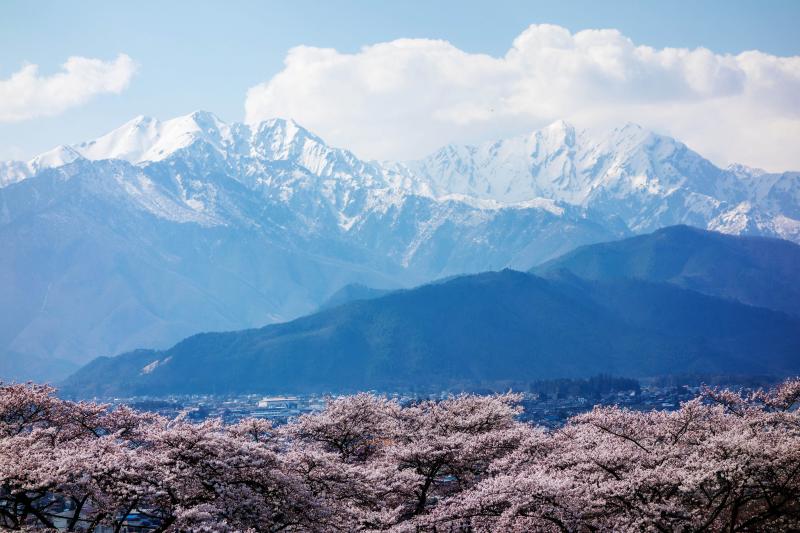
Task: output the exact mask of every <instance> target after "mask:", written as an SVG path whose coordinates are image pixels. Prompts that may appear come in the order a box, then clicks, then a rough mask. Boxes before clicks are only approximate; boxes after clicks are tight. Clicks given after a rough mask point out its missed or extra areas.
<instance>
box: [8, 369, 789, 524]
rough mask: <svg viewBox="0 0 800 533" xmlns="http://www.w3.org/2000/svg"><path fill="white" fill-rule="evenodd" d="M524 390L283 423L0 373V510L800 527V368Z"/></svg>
mask: <svg viewBox="0 0 800 533" xmlns="http://www.w3.org/2000/svg"><path fill="white" fill-rule="evenodd" d="M519 399H520V398H519V397H517V396H515V395H511V394H506V395H498V396H469V395H462V396H456V397H452V398H449V399H446V400H443V401H424V402H418V403H415V404H412V405H401V404H400V403H398V402H397V401H394V400H389V399H386V398H383V397H380V396H376V395H371V394H359V395H355V396H348V397H342V398H336V399H331V400H330V401H329V402H328V405H327V407H326V409H324V410H323V411H321V412H319V413H314V414H310V415H305V416H302V417H300V418H299V419H298V420H296V421H294V422H292V423H289V424H287V425H284V426H282V427H277V428H276V427H273V426H272V425H271V424H270V423H269V422H267V421H264V420H258V419H247V420H243V421H241V422H239V423H238V424H234V425H225V424H223V423H222V422H221V421H219V420H208V421H205V422H202V423H190V422H188V421H186V420H185V419H182V418H178V419H175V420H168V419H165V418H163V417H160V416H156V415H153V414H148V413H141V412H138V411H135V410H133V409H130V408H127V407H116V408H111V407H110V406H108V405H103V404H96V403H91V402H79V403H75V402H68V401H64V400H61V399H59V398H58V397H57V396H56V394H55V390H54V389H52V388H50V387H47V386H41V385H34V384H22V385H0V528H3V529H10V530H20V531H22V530H26V531H27V530H56V529H60V530H67V531H96V530H98V528H99V527H100V526H103V527H106V528H110V529H111V530H113V531H122V530H123V529H124V528H125V527H126V523H127V521H128V518H129V516H130V515H131V514H132V513H135V514H137V515H138V516H139V517H144V518H148V519H149V520H150V524H151V525H150V526H149V530H150V531H154V532H160V531H314V532H316V531H319V532H328V531H396V532H401V531H415V532H418V531H432V532H433V531H436V532H443V531H452V532H455V531H459V532H470V531H472V532H478V531H486V532H489V531H511V532H522V531H600V530H602V531H605V530H613V531H629V530H647V531H651V530H652V531H723V530H724V531H764V530H796V529H798V528H800V411H798V406H800V379H796V380H788V381H786V382H785V383H783V384H781V385H779V386H778V387H776V388H774V389H771V390H759V391H754V392H748V393H743V392H738V391H732V390H727V389H704V390H703V391H702V393H701V394H700V396H699V397H698V398H696V399H694V400H691V401H688V402H686V403H684V404H682V405H681V407H680V408H679V409H677V410H675V411H672V412H666V411H650V412H638V411H632V410H627V409H621V408H618V407H595V408H594V409H593V410H592V411H590V412H588V413H585V414H582V415H579V416H576V417H574V418H572V419H570V420H569V421H568V422H567V423H566V424H565V425H564V426H562V427H560V428H557V429H554V430H545V429H543V428H537V427H534V426H532V425H529V424H526V423H522V422H520V421H519V420H518V415H519V414H520V412H521V411H520V408H519V407H518V403H519Z"/></svg>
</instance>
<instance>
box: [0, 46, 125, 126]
mask: <svg viewBox="0 0 800 533" xmlns="http://www.w3.org/2000/svg"><path fill="white" fill-rule="evenodd" d="M61 67H62V71H61V72H58V73H56V74H53V75H51V76H41V75H40V74H39V67H38V65H30V64H29V65H25V66H23V67H22V68H21V69H20V70H18V71H17V72H15V73H14V74H12V75H11V77H10V78H8V79H5V80H0V122H17V121H21V120H28V119H31V118H35V117H42V116H51V115H57V114H59V113H61V112H63V111H65V110H67V109H69V108H71V107H75V106H79V105H81V104H84V103H86V102H87V101H88V100H89V99H90V98H92V97H93V96H96V95H99V94H103V93H120V92H122V91H123V90H124V89H125V88H127V87H128V84H129V83H130V81H131V78H132V77H133V75H134V73H135V72H136V63H135V62H134V61H133V60H132V59H131V58H130V57H128V56H127V55H125V54H120V55H118V56H117V58H116V59H115V60H114V61H102V60H100V59H91V58H87V57H70V58H69V59H67V61H66V63H64V64H63V65H61Z"/></svg>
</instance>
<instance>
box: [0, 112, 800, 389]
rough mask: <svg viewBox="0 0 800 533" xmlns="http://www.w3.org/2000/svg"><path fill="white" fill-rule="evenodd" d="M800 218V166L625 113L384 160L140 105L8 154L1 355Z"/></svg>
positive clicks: (217, 326)
mask: <svg viewBox="0 0 800 533" xmlns="http://www.w3.org/2000/svg"><path fill="white" fill-rule="evenodd" d="M799 221H800V174H798V173H796V172H786V173H781V174H769V173H765V172H763V171H759V170H756V169H749V168H746V167H743V166H734V167H730V168H727V169H721V168H718V167H716V166H715V165H713V164H712V163H710V162H709V161H707V160H706V159H704V158H703V157H702V156H700V155H699V154H697V153H695V152H693V151H692V150H690V149H689V148H688V147H686V146H685V145H684V144H682V143H680V142H679V141H677V140H675V139H672V138H669V137H666V136H663V135H659V134H656V133H654V132H650V131H647V130H644V129H642V128H640V127H638V126H635V125H631V124H629V125H626V126H624V127H620V128H616V129H613V130H609V131H601V132H586V131H579V130H577V129H575V128H574V127H573V126H571V125H569V124H566V123H564V122H557V123H554V124H552V125H550V126H548V127H546V128H544V129H541V130H537V131H534V132H532V133H531V134H529V135H524V136H520V137H516V138H512V139H506V140H501V141H496V142H488V143H485V144H482V145H479V146H447V147H444V148H442V149H441V150H439V151H438V152H436V153H434V154H432V155H431V156H429V157H427V158H424V159H422V160H419V161H411V162H378V161H365V160H361V159H359V158H358V157H357V156H356V155H354V154H353V153H351V152H349V151H347V150H344V149H339V148H333V147H330V146H328V145H327V144H326V143H325V142H324V141H323V140H322V139H320V138H319V137H318V136H316V135H314V134H313V133H311V132H309V131H308V130H306V129H304V128H303V127H301V126H299V125H298V124H296V123H295V122H293V121H291V120H283V119H274V120H268V121H265V122H262V123H259V124H250V125H247V124H238V123H236V124H226V123H224V122H222V121H221V120H219V119H218V118H217V117H215V116H214V115H213V114H211V113H208V112H196V113H192V114H190V115H187V116H184V117H179V118H176V119H172V120H168V121H163V122H162V121H158V120H155V119H150V118H146V117H138V118H136V119H134V120H132V121H131V122H129V123H127V124H125V125H123V126H122V127H120V128H118V129H117V130H115V131H113V132H111V133H109V134H107V135H105V136H103V137H100V138H98V139H96V140H94V141H90V142H85V143H81V144H77V145H73V146H61V147H58V148H56V149H54V150H51V151H49V152H47V153H45V154H41V155H39V156H37V157H36V158H34V159H33V160H31V161H28V162H13V161H12V162H5V163H0V249H2V250H3V253H2V254H0V290H2V291H3V294H4V298H3V299H0V316H2V317H3V318H2V319H0V358H2V359H4V361H5V366H2V367H0V371H2V372H5V373H6V375H5V376H3V377H12V378H23V377H37V376H31V375H30V374H28V375H24V374H25V372H29V369H30V368H31V367H30V365H27V364H26V361H29V360H33V359H36V360H43V361H53V364H52V365H50V368H51V369H56V368H62V367H61V366H58V365H61V364H62V363H63V364H65V365H68V364H69V363H73V364H74V363H84V362H86V361H88V360H89V359H91V358H93V357H95V356H98V355H110V354H115V353H120V352H125V351H128V350H131V349H134V348H138V347H142V346H145V347H151V348H154V349H164V348H167V347H168V346H170V345H171V344H173V343H174V342H176V341H178V340H179V339H181V338H184V337H187V336H189V335H191V334H193V333H196V332H198V331H210V330H236V329H242V328H249V327H255V326H262V325H264V324H269V323H275V322H283V321H286V320H290V319H293V318H296V317H299V316H302V315H306V314H308V313H311V312H313V311H314V310H316V309H318V308H319V306H320V305H322V304H323V303H324V302H326V301H327V300H328V299H329V298H331V297H332V296H333V295H334V293H336V292H337V291H338V290H339V289H341V288H342V287H344V286H347V285H348V284H352V283H360V284H363V285H366V286H369V287H372V288H375V289H398V288H407V287H412V286H416V285H419V284H424V283H427V282H430V281H432V280H435V279H439V278H444V277H449V276H454V275H460V274H469V273H478V272H482V271H489V270H499V269H503V268H513V269H519V270H527V269H529V268H531V267H534V266H535V265H538V264H541V263H543V262H545V261H548V260H552V259H555V258H556V257H559V256H561V255H562V254H564V253H566V252H569V251H570V250H572V249H574V248H576V247H578V246H581V245H587V244H592V243H598V242H603V241H611V240H614V239H618V238H621V237H627V236H631V235H634V234H638V233H643V232H648V231H652V230H655V229H658V228H660V227H663V226H667V225H672V224H689V225H692V226H696V227H700V228H708V229H714V230H718V231H722V232H726V233H731V234H746V235H765V236H773V237H781V238H784V239H789V240H793V241H795V242H798V241H800V222H799ZM56 362H58V363H56ZM15 363H16V364H15ZM45 366H47V365H45Z"/></svg>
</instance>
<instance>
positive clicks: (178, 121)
mask: <svg viewBox="0 0 800 533" xmlns="http://www.w3.org/2000/svg"><path fill="white" fill-rule="evenodd" d="M197 140H203V141H206V142H208V143H209V144H211V145H212V146H215V147H216V148H218V149H224V147H225V146H226V145H227V144H229V143H230V140H231V134H230V128H229V127H228V126H227V124H225V123H224V122H222V121H221V120H220V119H218V118H217V117H216V116H214V115H213V114H212V113H209V112H207V111H196V112H194V113H191V114H189V115H186V116H183V117H178V118H174V119H171V120H167V121H164V122H161V121H159V120H157V119H154V118H150V117H145V116H139V117H136V118H135V119H133V120H131V121H130V122H127V123H125V124H124V125H122V126H121V127H119V128H117V129H115V130H114V131H112V132H110V133H108V134H106V135H103V136H102V137H100V138H98V139H95V140H93V141H90V142H85V143H81V144H79V145H77V146H75V147H74V148H75V150H76V151H78V152H79V153H80V154H81V155H83V157H85V158H86V159H91V160H101V159H124V160H126V161H129V162H131V163H134V164H137V163H142V162H145V161H161V160H162V159H166V158H167V157H169V156H170V155H172V154H173V153H175V152H176V151H178V150H180V149H182V148H185V147H187V146H190V145H191V144H193V143H194V142H196V141H197Z"/></svg>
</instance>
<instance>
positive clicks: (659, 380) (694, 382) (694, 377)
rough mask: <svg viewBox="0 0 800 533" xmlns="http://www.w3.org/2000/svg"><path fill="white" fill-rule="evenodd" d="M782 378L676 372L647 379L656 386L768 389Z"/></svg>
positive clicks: (649, 383) (647, 382) (647, 381)
mask: <svg viewBox="0 0 800 533" xmlns="http://www.w3.org/2000/svg"><path fill="white" fill-rule="evenodd" d="M781 381H782V378H778V377H775V376H769V375H761V376H759V375H747V374H675V375H670V376H658V377H655V378H649V379H647V380H646V381H645V383H646V384H647V385H652V386H654V387H681V386H684V385H686V386H689V387H699V386H702V385H708V386H709V387H743V388H745V389H766V388H769V387H772V386H773V385H775V384H776V383H780V382H781Z"/></svg>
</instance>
